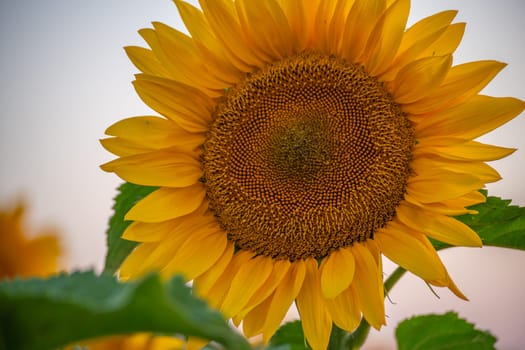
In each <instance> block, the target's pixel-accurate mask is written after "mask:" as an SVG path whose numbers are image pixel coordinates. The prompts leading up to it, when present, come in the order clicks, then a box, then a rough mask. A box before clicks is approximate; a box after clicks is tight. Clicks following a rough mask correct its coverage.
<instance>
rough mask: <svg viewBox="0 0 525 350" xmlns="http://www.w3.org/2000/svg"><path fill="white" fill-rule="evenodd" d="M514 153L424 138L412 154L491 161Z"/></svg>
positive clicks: (474, 142)
mask: <svg viewBox="0 0 525 350" xmlns="http://www.w3.org/2000/svg"><path fill="white" fill-rule="evenodd" d="M515 151H516V149H515V148H505V147H499V146H493V145H487V144H483V143H480V142H477V141H471V140H462V139H454V138H451V137H448V136H444V137H433V138H424V139H422V140H420V141H419V143H418V145H417V147H414V150H413V152H414V154H415V155H421V154H435V155H439V156H440V157H443V158H447V159H451V160H463V161H466V160H475V161H491V160H497V159H501V158H505V157H507V156H509V155H511V154H512V153H514V152H515Z"/></svg>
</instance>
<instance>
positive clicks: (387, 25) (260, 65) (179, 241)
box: [102, 0, 524, 349]
mask: <svg viewBox="0 0 525 350" xmlns="http://www.w3.org/2000/svg"><path fill="white" fill-rule="evenodd" d="M175 2H176V5H177V7H178V10H179V12H180V15H181V17H182V19H183V21H184V23H185V25H186V28H187V30H188V31H189V33H190V35H189V36H188V35H185V34H183V33H181V32H180V31H178V30H176V29H173V28H170V27H168V26H166V25H165V24H162V23H153V29H143V30H141V31H140V34H141V35H142V37H143V38H144V39H145V41H146V42H147V44H148V45H149V46H150V49H146V48H140V47H128V48H127V49H126V51H127V53H128V55H129V57H130V58H131V60H132V62H133V63H134V64H135V65H136V67H137V68H138V69H139V70H140V71H141V72H142V73H141V74H138V75H137V77H136V81H135V82H134V85H135V88H136V90H137V92H138V94H139V96H140V97H141V98H142V99H143V100H144V102H145V103H146V104H148V105H149V106H150V107H151V108H153V109H154V110H155V111H157V112H158V113H159V114H161V115H162V117H155V116H141V117H133V118H129V119H125V120H122V121H119V122H117V123H116V124H114V125H113V126H111V127H109V128H108V129H107V134H108V135H110V136H113V137H111V138H107V139H105V140H102V144H103V145H104V147H105V148H106V149H107V150H109V151H110V152H112V153H114V154H115V155H117V156H118V157H119V158H118V159H116V160H114V161H111V162H109V163H107V164H104V165H103V166H102V168H103V169H104V170H105V171H109V172H115V173H116V174H117V175H118V176H120V177H121V178H122V179H124V180H126V181H129V182H132V183H136V184H140V185H148V186H159V189H158V190H156V191H155V192H153V193H152V194H150V195H149V196H147V197H146V198H144V199H143V200H141V201H140V202H138V203H137V204H136V205H135V206H134V207H133V208H132V209H131V210H130V211H129V212H128V213H127V215H126V219H127V220H132V221H134V222H133V224H132V225H130V226H129V228H128V229H127V230H126V231H125V232H124V234H123V238H125V239H128V240H133V241H137V242H141V244H140V245H139V246H138V247H137V248H136V249H135V250H134V251H133V252H132V253H131V254H130V255H129V256H128V258H127V259H126V260H125V261H124V263H123V264H122V266H121V269H120V276H121V277H122V278H123V279H129V278H135V277H137V276H140V275H142V274H144V273H146V272H147V271H150V270H160V271H161V273H163V274H164V275H166V276H170V275H172V274H177V273H180V274H183V275H184V276H185V277H186V278H187V279H188V280H193V281H194V286H195V289H196V291H197V292H198V293H199V294H200V295H202V296H203V297H204V298H206V299H207V300H208V302H209V303H210V304H211V305H212V306H214V307H217V308H219V309H220V310H221V311H222V312H223V313H224V314H225V315H226V317H228V318H233V320H234V321H235V322H236V323H240V322H241V321H243V330H244V332H245V334H246V335H247V336H253V335H256V334H261V333H262V334H263V339H264V340H265V341H268V339H269V338H270V337H271V336H272V334H273V333H274V332H275V331H276V329H277V328H278V327H279V324H280V323H281V321H282V319H283V317H284V316H285V314H286V312H287V310H288V308H289V307H290V305H291V304H292V303H293V302H294V300H295V302H296V304H297V307H298V310H299V314H300V316H301V320H302V324H303V328H304V332H305V335H306V338H307V340H308V342H309V343H310V345H311V346H312V347H313V348H314V349H324V348H326V346H327V344H328V340H329V336H330V332H331V328H332V322H333V323H335V324H336V325H337V326H339V327H340V328H342V329H345V330H348V331H352V330H354V329H355V328H356V326H357V325H358V324H359V322H360V319H361V317H362V316H363V317H364V318H365V319H366V320H367V321H368V322H369V323H370V324H371V325H372V326H373V327H375V328H380V327H381V325H383V324H384V323H385V314H384V302H383V294H384V292H383V284H382V267H381V254H384V255H386V256H387V257H388V258H389V259H391V260H392V261H394V262H396V263H397V264H399V265H400V266H402V267H404V268H406V269H408V270H409V271H411V272H413V273H414V274H416V275H418V276H420V277H421V278H422V279H424V280H425V281H427V282H428V283H430V284H432V285H435V286H443V287H448V288H449V289H450V290H451V291H452V292H454V293H455V294H456V295H458V296H459V297H461V298H465V297H464V296H463V294H462V293H461V292H460V291H459V289H458V288H457V287H456V286H455V284H454V283H453V281H452V280H451V278H450V277H449V274H448V273H447V270H446V269H445V267H444V265H443V264H442V262H441V260H440V258H439V257H438V255H437V253H436V251H435V250H434V248H433V246H432V245H431V243H430V242H429V239H428V237H431V238H433V239H436V240H439V241H442V242H445V243H448V244H451V245H460V246H475V247H479V246H481V244H482V243H481V240H480V239H479V237H478V236H477V235H476V233H475V232H473V231H472V230H471V229H470V228H469V227H467V226H465V225H463V224H462V223H460V222H459V221H456V220H455V219H454V218H453V217H451V216H454V215H460V214H465V213H469V212H470V211H469V210H468V209H466V207H468V206H470V205H472V204H476V203H479V202H482V201H484V197H483V196H482V195H481V194H480V193H479V192H478V190H479V189H480V188H482V187H483V186H484V185H485V184H486V183H488V182H493V181H496V180H498V179H499V178H500V177H499V175H498V173H497V172H496V171H495V170H493V169H492V168H491V167H490V166H488V165H487V164H486V163H485V161H489V160H495V159H499V158H502V157H505V156H507V155H509V154H511V153H512V152H513V151H514V150H513V149H507V148H501V147H496V146H491V145H485V144H481V143H479V142H476V141H473V139H475V138H477V137H478V136H480V135H483V134H485V133H487V132H489V131H491V130H493V129H494V128H496V127H498V126H500V125H501V124H504V123H505V122H507V121H509V120H510V119H512V118H514V117H515V116H516V115H518V114H519V113H520V112H521V111H522V110H523V108H524V103H523V102H522V101H520V100H517V99H514V98H496V97H489V96H483V95H479V92H480V91H481V89H482V88H483V87H484V86H485V85H486V84H487V83H488V82H489V81H490V80H492V78H494V76H495V75H496V74H497V73H498V72H499V71H500V70H501V69H502V68H503V67H504V64H502V63H499V62H495V61H478V62H471V63H465V64H461V65H456V66H452V53H453V52H454V51H455V49H456V47H457V46H458V45H459V42H460V41H461V38H462V35H463V32H464V28H465V26H464V23H455V24H452V21H453V19H454V17H455V15H456V11H445V12H441V13H438V14H435V15H433V16H430V17H428V18H425V19H423V20H421V21H419V22H417V23H416V24H414V25H413V26H411V27H410V28H408V29H405V27H406V23H407V18H408V14H409V9H410V2H409V1H408V0H397V1H393V0H374V1H368V0H367V1H365V0H355V1H348V0H339V1H336V0H331V1H320V0H310V1H298V0H297V1H294V0H266V1H249V0H236V1H233V0H201V1H200V5H201V8H202V10H201V9H197V8H195V7H193V6H191V5H189V4H187V3H185V2H182V1H180V0H176V1H175Z"/></svg>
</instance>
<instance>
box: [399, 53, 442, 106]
mask: <svg viewBox="0 0 525 350" xmlns="http://www.w3.org/2000/svg"><path fill="white" fill-rule="evenodd" d="M451 65H452V56H450V55H446V56H433V57H426V58H421V59H419V60H417V61H414V62H412V63H410V64H407V65H406V66H405V67H403V68H402V69H401V70H400V71H399V73H397V76H396V78H395V80H394V81H392V82H391V83H390V86H391V91H392V95H393V96H394V98H395V100H396V102H398V103H401V104H405V103H411V102H414V101H417V100H420V99H422V98H424V97H425V96H426V95H428V94H429V93H430V92H432V91H433V90H435V89H436V88H437V87H439V85H440V84H441V82H442V81H443V80H444V79H445V76H446V75H447V72H448V70H449V69H450V67H451Z"/></svg>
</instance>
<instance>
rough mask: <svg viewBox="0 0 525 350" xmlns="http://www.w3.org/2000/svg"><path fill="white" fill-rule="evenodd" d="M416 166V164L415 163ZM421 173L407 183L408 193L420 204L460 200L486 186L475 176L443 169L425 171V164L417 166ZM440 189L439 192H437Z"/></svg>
mask: <svg viewBox="0 0 525 350" xmlns="http://www.w3.org/2000/svg"><path fill="white" fill-rule="evenodd" d="M413 164H414V165H416V164H417V163H416V162H413ZM417 167H418V169H420V170H419V171H420V172H419V173H416V175H414V176H412V177H410V178H409V179H408V181H407V189H406V191H407V193H408V194H409V195H410V196H413V198H415V199H416V200H417V201H418V202H420V203H435V202H441V201H443V200H447V199H453V198H458V197H461V196H464V195H466V194H468V193H470V192H472V191H475V190H478V189H480V188H483V186H485V182H483V181H482V180H481V179H480V178H479V177H478V176H476V175H475V174H465V173H460V172H454V171H447V170H443V169H429V168H427V169H425V162H424V161H421V162H420V164H417ZM436 189H439V191H436Z"/></svg>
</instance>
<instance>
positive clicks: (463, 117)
mask: <svg viewBox="0 0 525 350" xmlns="http://www.w3.org/2000/svg"><path fill="white" fill-rule="evenodd" d="M524 108H525V103H524V102H523V101H521V100H518V99H515V98H511V97H491V96H482V95H478V96H475V97H473V98H471V99H470V100H469V101H467V102H465V103H462V104H460V105H458V106H456V107H453V108H451V109H447V110H444V111H441V112H438V113H433V114H431V115H428V116H427V117H426V118H421V120H420V122H419V123H418V124H417V125H416V132H417V137H421V138H423V137H432V136H442V135H448V136H457V137H461V138H465V139H474V138H476V137H479V136H481V135H483V134H486V133H487V132H489V131H492V130H494V129H495V128H497V127H498V126H500V125H502V124H504V123H506V122H508V121H509V120H511V119H513V118H514V117H516V116H517V115H518V114H520V113H521V112H522V111H523V109H524Z"/></svg>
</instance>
